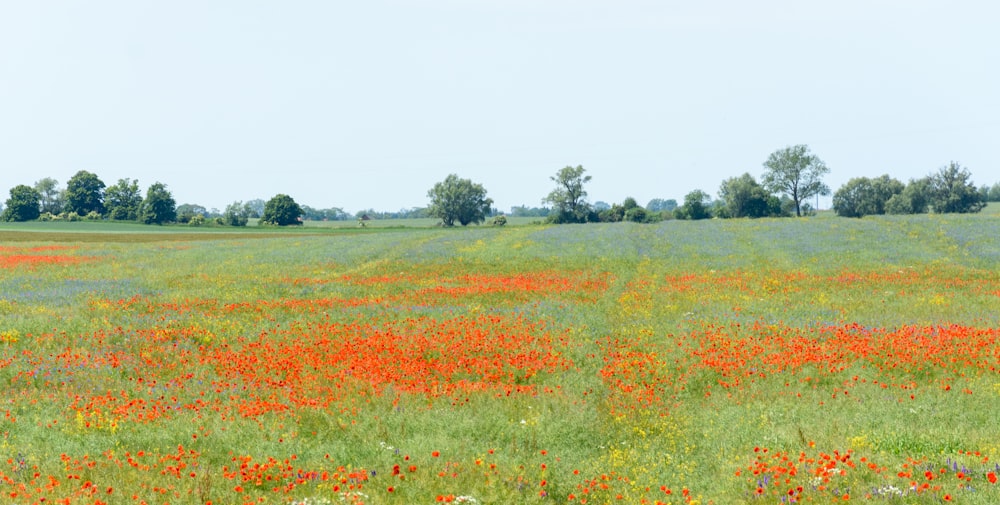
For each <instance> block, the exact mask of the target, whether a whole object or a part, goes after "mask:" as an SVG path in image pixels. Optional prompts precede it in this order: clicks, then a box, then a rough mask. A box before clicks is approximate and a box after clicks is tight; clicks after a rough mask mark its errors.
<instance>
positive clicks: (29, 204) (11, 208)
mask: <svg viewBox="0 0 1000 505" xmlns="http://www.w3.org/2000/svg"><path fill="white" fill-rule="evenodd" d="M41 199H42V197H41V195H40V194H39V193H38V190H36V189H35V188H33V187H31V186H26V185H24V184H19V185H17V186H14V187H13V188H11V189H10V198H8V199H7V203H6V205H5V206H4V209H3V212H2V213H0V221H31V220H33V219H38V216H39V215H40V214H41V212H40V210H39V209H40V207H41Z"/></svg>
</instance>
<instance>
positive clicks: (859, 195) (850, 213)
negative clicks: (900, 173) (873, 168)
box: [833, 175, 905, 217]
mask: <svg viewBox="0 0 1000 505" xmlns="http://www.w3.org/2000/svg"><path fill="white" fill-rule="evenodd" d="M904 189H905V186H904V185H903V183H902V182H899V181H898V180H896V179H893V178H891V177H889V176H888V175H883V176H880V177H876V178H874V179H870V178H868V177H855V178H853V179H851V180H849V181H847V184H844V185H843V186H841V187H840V189H838V190H837V192H836V193H834V194H833V210H834V211H835V212H836V213H837V215H838V216H842V217H864V216H870V215H878V214H885V213H886V211H887V207H888V203H889V200H891V199H892V198H893V197H894V196H896V195H899V194H901V193H902V192H903V190H904Z"/></svg>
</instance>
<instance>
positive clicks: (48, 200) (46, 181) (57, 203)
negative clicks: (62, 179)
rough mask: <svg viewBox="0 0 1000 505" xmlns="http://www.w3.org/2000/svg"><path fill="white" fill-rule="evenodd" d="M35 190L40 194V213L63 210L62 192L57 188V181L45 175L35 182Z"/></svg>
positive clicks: (56, 212) (57, 212)
mask: <svg viewBox="0 0 1000 505" xmlns="http://www.w3.org/2000/svg"><path fill="white" fill-rule="evenodd" d="M35 191H38V194H39V195H41V198H42V199H41V202H42V209H41V210H42V213H43V214H44V213H46V212H47V213H49V214H53V215H56V214H59V213H61V212H62V210H63V199H64V198H63V196H64V195H63V192H62V191H61V190H60V189H59V181H57V180H55V179H53V178H51V177H45V178H43V179H39V180H38V181H37V182H35Z"/></svg>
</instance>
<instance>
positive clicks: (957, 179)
mask: <svg viewBox="0 0 1000 505" xmlns="http://www.w3.org/2000/svg"><path fill="white" fill-rule="evenodd" d="M971 177H972V175H971V174H970V173H969V170H968V169H966V168H965V167H962V166H961V165H959V164H958V163H955V162H954V161H953V162H951V163H949V164H948V165H947V166H944V167H941V170H939V171H938V173H936V174H934V175H932V176H931V191H930V195H931V206H932V207H933V208H934V212H935V213H938V214H949V213H963V214H964V213H970V212H979V211H981V210H983V208H984V207H986V199H985V198H983V195H982V193H980V192H979V190H978V189H976V185H975V184H973V183H972V180H971Z"/></svg>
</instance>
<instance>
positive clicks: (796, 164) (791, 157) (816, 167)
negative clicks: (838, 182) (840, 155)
mask: <svg viewBox="0 0 1000 505" xmlns="http://www.w3.org/2000/svg"><path fill="white" fill-rule="evenodd" d="M764 169H765V171H764V177H763V179H762V180H763V183H764V187H766V188H767V189H768V190H770V191H771V192H773V193H779V194H783V195H787V196H788V197H789V198H791V199H792V201H793V202H794V203H795V215H796V216H802V202H804V201H805V200H806V199H807V198H810V197H813V196H816V195H829V194H830V188H829V187H828V186H827V185H826V184H824V183H823V176H824V175H826V174H828V173H830V169H829V168H827V166H826V163H823V160H821V159H819V158H818V157H817V156H815V155H813V154H811V153H810V152H809V146H807V145H804V144H800V145H796V146H789V147H786V148H784V149H779V150H777V151H775V152H773V153H771V155H770V156H769V157H768V158H767V161H765V162H764Z"/></svg>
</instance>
